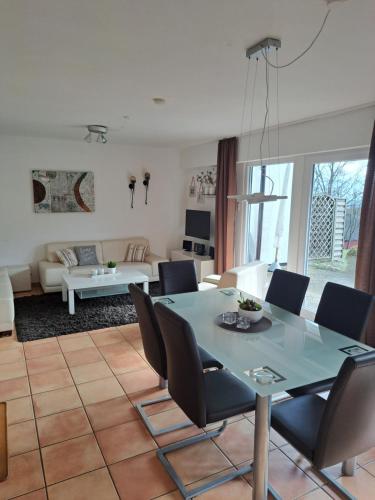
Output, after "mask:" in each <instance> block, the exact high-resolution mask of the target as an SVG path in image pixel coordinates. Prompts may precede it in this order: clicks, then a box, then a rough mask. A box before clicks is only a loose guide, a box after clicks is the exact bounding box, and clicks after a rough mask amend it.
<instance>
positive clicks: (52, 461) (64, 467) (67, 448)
mask: <svg viewBox="0 0 375 500" xmlns="http://www.w3.org/2000/svg"><path fill="white" fill-rule="evenodd" d="M42 459H43V466H44V473H45V476H46V482H47V485H50V484H54V483H57V482H59V481H64V480H66V479H70V478H71V477H74V476H78V475H80V474H84V473H85V472H90V471H92V470H95V469H99V468H100V467H103V466H104V465H105V464H104V460H103V457H102V454H101V453H100V450H99V447H98V445H97V442H96V440H95V437H94V436H93V435H92V434H91V435H88V436H82V437H78V438H75V439H70V440H69V441H64V442H63V443H58V444H53V445H52V446H47V447H46V448H42Z"/></svg>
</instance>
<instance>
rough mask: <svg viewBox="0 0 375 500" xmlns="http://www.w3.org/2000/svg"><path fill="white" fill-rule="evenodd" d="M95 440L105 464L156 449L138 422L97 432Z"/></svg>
mask: <svg viewBox="0 0 375 500" xmlns="http://www.w3.org/2000/svg"><path fill="white" fill-rule="evenodd" d="M96 438H97V440H98V443H99V446H100V449H101V450H102V452H103V455H104V458H105V460H106V462H107V464H113V463H115V462H120V460H125V459H126V458H130V457H134V456H135V455H140V454H141V453H145V452H146V451H150V450H153V449H154V448H156V444H155V442H154V441H153V439H152V438H151V436H150V434H149V433H148V432H147V430H146V428H145V427H144V425H143V424H142V423H141V422H140V421H139V420H135V421H134V422H127V423H125V424H121V425H118V426H116V427H110V428H109V429H104V430H102V431H99V432H97V433H96Z"/></svg>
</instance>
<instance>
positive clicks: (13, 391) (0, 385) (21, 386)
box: [0, 377, 30, 401]
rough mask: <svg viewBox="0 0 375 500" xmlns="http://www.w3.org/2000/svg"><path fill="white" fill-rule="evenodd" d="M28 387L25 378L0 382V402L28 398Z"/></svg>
mask: <svg viewBox="0 0 375 500" xmlns="http://www.w3.org/2000/svg"><path fill="white" fill-rule="evenodd" d="M29 394H30V387H29V381H28V379H27V377H21V378H13V379H11V380H5V381H4V382H0V401H8V400H10V399H16V398H22V397H23V396H29Z"/></svg>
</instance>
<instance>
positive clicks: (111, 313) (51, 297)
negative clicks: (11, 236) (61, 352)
mask: <svg viewBox="0 0 375 500" xmlns="http://www.w3.org/2000/svg"><path fill="white" fill-rule="evenodd" d="M150 295H153V296H156V295H160V288H159V283H150ZM14 306H15V325H16V331H17V337H18V340H19V341H20V342H26V341H28V340H37V339H45V338H48V337H56V336H57V335H67V334H68V333H77V332H85V331H89V330H98V329H99V328H109V327H111V326H119V325H126V324H128V323H136V322H137V315H136V312H135V307H134V305H133V303H132V300H131V297H130V294H128V293H126V294H123V295H113V296H109V297H98V298H94V299H83V300H81V299H80V298H79V297H78V296H77V295H76V296H75V310H76V313H75V314H74V315H70V314H69V311H68V304H67V303H66V302H63V301H62V299H61V293H46V294H44V295H33V296H31V297H20V298H18V299H15V301H14Z"/></svg>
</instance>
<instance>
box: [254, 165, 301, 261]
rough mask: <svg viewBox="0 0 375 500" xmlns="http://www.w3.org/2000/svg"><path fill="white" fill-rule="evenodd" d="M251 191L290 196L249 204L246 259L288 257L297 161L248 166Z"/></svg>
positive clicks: (281, 258) (274, 259)
mask: <svg viewBox="0 0 375 500" xmlns="http://www.w3.org/2000/svg"><path fill="white" fill-rule="evenodd" d="M248 169H249V170H248V175H247V179H248V182H247V192H248V193H257V192H262V193H265V194H270V193H271V192H272V194H276V195H286V196H287V197H288V198H287V199H286V200H278V201H272V202H267V203H260V204H256V205H255V204H254V205H250V204H249V205H247V213H246V238H245V252H244V255H245V259H244V260H245V261H246V262H251V261H253V260H256V259H260V260H262V261H264V262H267V263H268V264H270V265H271V264H272V263H274V262H275V261H276V260H277V261H278V262H279V263H280V264H281V266H286V264H287V261H288V245H289V227H290V208H291V194H292V177H293V163H282V164H274V165H263V166H253V167H248Z"/></svg>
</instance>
